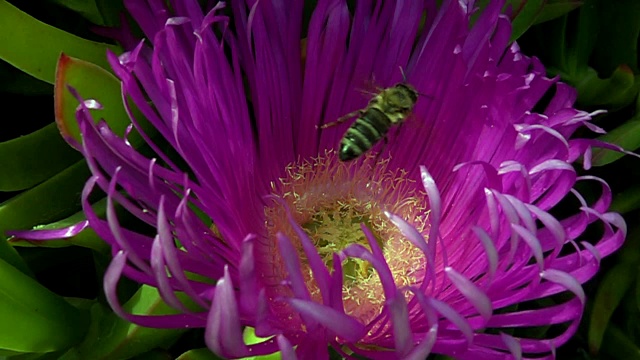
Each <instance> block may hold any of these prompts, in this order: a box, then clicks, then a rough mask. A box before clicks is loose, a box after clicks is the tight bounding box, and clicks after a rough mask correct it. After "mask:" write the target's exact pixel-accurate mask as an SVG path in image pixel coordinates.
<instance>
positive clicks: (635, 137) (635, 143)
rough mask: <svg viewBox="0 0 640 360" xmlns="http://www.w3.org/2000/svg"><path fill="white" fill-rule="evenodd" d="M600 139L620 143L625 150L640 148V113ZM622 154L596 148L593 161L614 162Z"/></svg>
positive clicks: (595, 162) (599, 162)
mask: <svg viewBox="0 0 640 360" xmlns="http://www.w3.org/2000/svg"><path fill="white" fill-rule="evenodd" d="M600 140H602V141H606V142H608V143H612V144H616V145H619V146H621V147H622V148H624V149H625V150H629V151H635V150H637V149H638V148H640V114H636V116H635V117H634V118H632V119H631V120H629V121H627V122H625V123H624V124H622V125H620V126H618V127H617V128H615V129H613V130H611V131H609V132H608V133H606V134H604V135H602V136H601V137H600ZM622 156H624V154H623V153H620V152H617V151H611V150H606V149H596V150H594V151H593V159H592V162H593V165H594V166H602V165H607V164H609V163H612V162H614V161H616V160H618V159H619V158H621V157H622ZM622 201H625V202H626V201H628V200H627V199H625V200H622Z"/></svg>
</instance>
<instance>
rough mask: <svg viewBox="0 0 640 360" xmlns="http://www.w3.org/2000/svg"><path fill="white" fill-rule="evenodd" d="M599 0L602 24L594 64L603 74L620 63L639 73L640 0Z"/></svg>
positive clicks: (599, 14) (599, 15) (599, 13)
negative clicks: (613, 0) (612, 0)
mask: <svg viewBox="0 0 640 360" xmlns="http://www.w3.org/2000/svg"><path fill="white" fill-rule="evenodd" d="M614 4H615V5H613V4H612V2H611V1H609V0H600V2H599V6H598V19H599V21H600V22H601V24H602V26H601V28H600V33H599V36H598V43H597V44H596V51H595V52H594V54H593V58H592V60H593V63H594V65H593V66H594V67H595V68H596V69H598V71H599V72H602V73H604V74H609V73H611V72H612V71H613V70H614V69H616V68H618V66H620V65H621V64H624V65H627V66H628V67H630V68H631V69H632V70H633V72H635V73H638V71H640V69H639V68H638V65H639V64H638V40H639V36H640V1H638V0H616V1H615V2H614Z"/></svg>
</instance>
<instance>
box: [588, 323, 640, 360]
mask: <svg viewBox="0 0 640 360" xmlns="http://www.w3.org/2000/svg"><path fill="white" fill-rule="evenodd" d="M591 350H592V353H594V354H595V353H597V352H594V351H593V349H591ZM600 350H601V351H600V352H601V353H602V355H603V356H602V357H600V358H601V359H620V360H640V346H638V343H637V342H636V341H633V339H631V338H629V335H628V334H627V333H625V332H624V331H622V330H621V329H620V328H618V327H617V326H615V325H610V326H609V327H608V328H607V331H606V333H605V336H604V341H603V342H602V349H600Z"/></svg>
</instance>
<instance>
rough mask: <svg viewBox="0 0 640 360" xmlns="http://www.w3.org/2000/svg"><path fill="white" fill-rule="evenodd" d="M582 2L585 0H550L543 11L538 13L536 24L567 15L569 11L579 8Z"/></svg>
mask: <svg viewBox="0 0 640 360" xmlns="http://www.w3.org/2000/svg"><path fill="white" fill-rule="evenodd" d="M582 4H583V1H576V0H559V1H548V2H547V4H546V5H544V7H543V8H542V11H540V13H538V16H537V17H536V19H535V21H534V24H541V23H543V22H547V21H550V20H553V19H556V18H559V17H561V16H563V15H566V14H567V13H568V12H570V11H572V10H574V9H577V8H579V7H580V6H581V5H582Z"/></svg>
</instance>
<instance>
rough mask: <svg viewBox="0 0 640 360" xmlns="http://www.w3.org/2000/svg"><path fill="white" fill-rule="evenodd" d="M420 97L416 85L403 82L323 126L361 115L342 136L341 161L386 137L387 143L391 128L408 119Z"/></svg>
mask: <svg viewBox="0 0 640 360" xmlns="http://www.w3.org/2000/svg"><path fill="white" fill-rule="evenodd" d="M416 101H418V92H417V91H416V89H415V88H414V87H413V86H411V85H409V84H407V83H405V82H401V83H398V84H396V85H394V86H392V87H390V88H386V89H382V90H381V91H380V92H379V93H378V94H375V96H374V97H373V98H372V99H371V100H370V101H369V104H367V107H366V108H364V109H361V110H357V111H354V112H351V113H349V114H347V115H345V116H342V117H341V118H339V119H338V120H336V121H334V122H331V123H328V124H324V125H322V126H321V127H320V129H326V128H328V127H332V126H335V125H338V124H341V123H343V122H345V121H347V120H349V119H351V118H353V117H354V116H356V115H357V116H358V118H357V119H356V121H354V122H353V124H351V126H350V127H349V129H348V130H347V132H346V133H345V134H344V136H343V137H342V140H341V141H340V152H339V153H338V157H339V158H340V160H341V161H351V160H354V159H357V158H358V157H360V156H361V155H362V154H364V153H366V152H367V151H369V150H370V149H371V148H372V147H373V146H374V145H375V144H377V143H378V142H379V141H380V140H381V139H383V138H384V139H385V143H386V140H387V133H388V132H389V129H390V128H391V127H392V126H397V125H400V124H402V123H403V122H404V121H405V120H406V119H407V117H408V116H409V115H410V114H411V111H412V110H413V106H414V105H415V104H416Z"/></svg>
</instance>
